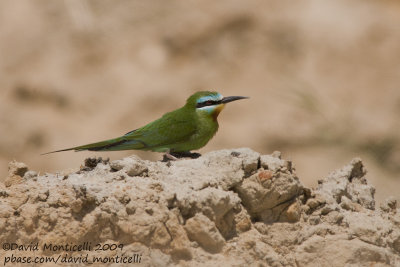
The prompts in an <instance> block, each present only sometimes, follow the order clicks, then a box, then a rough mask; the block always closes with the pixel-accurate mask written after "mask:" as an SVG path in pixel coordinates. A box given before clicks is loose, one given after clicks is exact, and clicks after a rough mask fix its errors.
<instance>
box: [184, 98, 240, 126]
mask: <svg viewBox="0 0 400 267" xmlns="http://www.w3.org/2000/svg"><path fill="white" fill-rule="evenodd" d="M246 98H248V97H245V96H228V97H223V96H222V95H221V94H220V93H218V92H210V91H201V92H197V93H195V94H193V95H191V96H190V97H189V98H188V100H187V102H186V105H188V106H190V107H191V108H194V109H195V110H196V112H200V113H202V114H207V115H210V116H212V117H213V118H214V119H215V120H216V119H217V117H218V115H219V113H220V112H221V111H222V110H223V109H224V107H225V104H226V103H229V102H232V101H236V100H240V99H246Z"/></svg>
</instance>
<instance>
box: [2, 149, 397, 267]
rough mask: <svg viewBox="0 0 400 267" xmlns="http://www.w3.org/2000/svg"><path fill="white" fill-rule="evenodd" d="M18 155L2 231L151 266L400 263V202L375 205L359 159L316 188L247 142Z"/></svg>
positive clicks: (13, 238) (7, 238)
mask: <svg viewBox="0 0 400 267" xmlns="http://www.w3.org/2000/svg"><path fill="white" fill-rule="evenodd" d="M10 166H12V168H10V170H12V171H10V175H9V177H14V176H18V177H20V180H19V182H18V183H11V186H9V187H6V186H5V185H4V184H0V240H2V241H3V242H16V243H21V244H29V243H30V242H38V244H39V245H40V246H42V245H43V244H45V243H46V244H48V243H50V242H52V243H54V244H62V243H65V242H67V243H68V242H69V243H74V244H78V243H83V242H92V243H97V242H99V243H116V244H122V245H123V249H122V250H121V251H103V252H102V253H100V254H101V255H102V256H113V255H114V256H115V255H120V256H121V255H127V254H129V253H130V254H133V253H137V252H139V253H140V255H141V257H142V259H143V260H142V265H143V266H176V265H180V266H194V265H202V266H211V265H221V266H225V265H237V266H245V265H259V266H329V265H332V264H334V265H336V266H365V265H367V266H368V265H374V266H396V265H399V264H400V256H399V255H400V211H399V209H398V208H397V203H396V201H394V200H393V199H388V200H387V201H386V202H385V203H383V204H382V205H381V208H380V209H377V210H375V200H374V192H375V190H374V188H373V187H372V186H371V185H369V184H368V180H367V177H366V171H365V169H364V167H363V164H362V161H361V160H359V159H355V160H353V161H352V162H351V163H350V164H349V165H347V166H345V167H344V168H342V169H340V170H338V171H335V172H333V173H331V174H330V175H328V176H327V177H326V178H325V179H323V180H321V181H320V182H319V185H318V187H317V188H316V189H315V190H312V189H308V188H305V187H304V186H303V185H302V184H301V182H300V180H299V179H298V178H297V176H296V174H295V172H294V168H293V167H292V163H291V162H289V161H286V160H284V159H282V158H281V155H280V153H278V152H275V153H274V154H273V155H260V154H259V153H257V152H254V151H252V150H250V149H247V148H241V149H234V150H221V151H214V152H210V153H207V154H204V155H203V156H201V157H199V158H197V159H180V160H178V161H171V162H150V161H144V160H141V159H139V158H138V157H136V156H131V157H128V158H124V159H121V160H117V161H113V162H111V163H110V162H108V161H104V160H99V159H93V160H88V161H86V163H85V166H84V167H83V168H81V169H80V170H79V171H78V172H76V173H69V174H68V175H67V177H66V178H65V175H57V174H45V175H37V173H34V172H31V171H28V170H27V168H26V169H25V165H24V164H20V163H15V162H14V163H12V164H11V165H10ZM30 172H31V173H30ZM21 175H22V176H21ZM22 177H23V178H22ZM1 253H2V255H3V254H4V255H5V256H7V255H8V254H9V253H8V252H7V251H2V252H1ZM16 253H17V252H16ZM18 253H19V252H18ZM18 253H17V254H18ZM29 253H30V252H26V251H24V255H22V254H21V256H27V255H30V254H29ZM60 253H64V254H65V252H60V251H53V252H46V253H45V252H43V251H38V252H35V255H41V254H46V255H59V254H60ZM17 254H15V255H17ZM31 254H32V255H33V253H31ZM67 254H68V253H67ZM70 254H71V255H76V253H75V254H74V253H73V252H71V253H70ZM93 255H98V254H96V253H95V252H94V251H89V252H88V256H89V257H92V256H93ZM8 256H9V255H8ZM78 265H79V264H78ZM80 266H84V264H80Z"/></svg>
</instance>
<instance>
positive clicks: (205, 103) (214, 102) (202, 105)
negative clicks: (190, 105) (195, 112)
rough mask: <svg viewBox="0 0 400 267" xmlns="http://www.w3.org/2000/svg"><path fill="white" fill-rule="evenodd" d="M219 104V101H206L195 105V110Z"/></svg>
mask: <svg viewBox="0 0 400 267" xmlns="http://www.w3.org/2000/svg"><path fill="white" fill-rule="evenodd" d="M218 104H221V100H207V101H204V102H200V103H197V105H196V108H202V107H206V106H213V105H218Z"/></svg>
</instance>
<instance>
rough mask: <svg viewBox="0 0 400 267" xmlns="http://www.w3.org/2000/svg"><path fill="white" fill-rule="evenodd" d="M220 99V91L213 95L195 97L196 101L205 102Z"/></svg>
mask: <svg viewBox="0 0 400 267" xmlns="http://www.w3.org/2000/svg"><path fill="white" fill-rule="evenodd" d="M221 99H222V95H221V94H220V93H217V94H215V95H207V96H203V97H200V98H199V99H197V103H201V102H205V101H208V100H215V101H218V100H221Z"/></svg>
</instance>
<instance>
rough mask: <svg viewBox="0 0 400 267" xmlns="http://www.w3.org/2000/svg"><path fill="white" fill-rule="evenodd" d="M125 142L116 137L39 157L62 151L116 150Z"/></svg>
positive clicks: (121, 138)
mask: <svg viewBox="0 0 400 267" xmlns="http://www.w3.org/2000/svg"><path fill="white" fill-rule="evenodd" d="M126 141H127V140H126V139H123V137H118V138H114V139H109V140H105V141H101V142H96V143H91V144H87V145H83V146H76V147H71V148H65V149H60V150H56V151H51V152H47V153H43V154H41V155H46V154H51V153H56V152H63V151H69V150H75V151H84V150H89V151H105V150H113V148H117V147H119V146H120V145H122V144H123V143H125V142H126Z"/></svg>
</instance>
